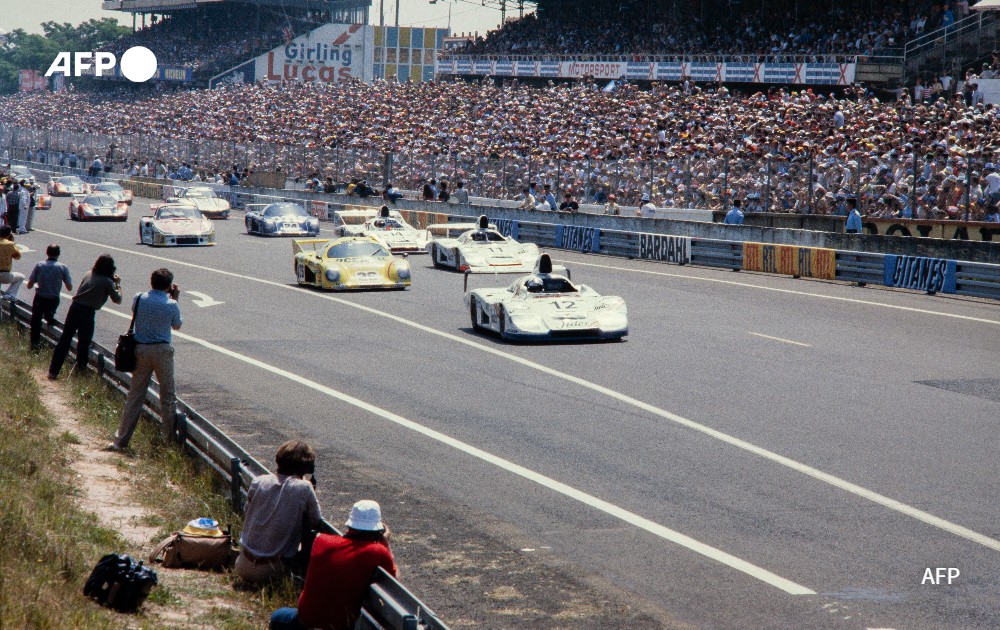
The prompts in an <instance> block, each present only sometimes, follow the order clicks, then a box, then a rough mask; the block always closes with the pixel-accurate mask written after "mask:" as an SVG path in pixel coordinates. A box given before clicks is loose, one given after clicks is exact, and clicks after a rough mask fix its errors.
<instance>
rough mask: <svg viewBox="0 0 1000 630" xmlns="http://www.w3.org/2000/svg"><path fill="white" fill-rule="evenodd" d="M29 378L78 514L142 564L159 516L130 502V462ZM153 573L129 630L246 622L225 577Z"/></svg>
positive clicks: (61, 397) (56, 388)
mask: <svg viewBox="0 0 1000 630" xmlns="http://www.w3.org/2000/svg"><path fill="white" fill-rule="evenodd" d="M33 375H34V377H35V381H36V382H37V383H38V387H39V389H40V398H41V400H42V403H43V404H44V405H45V406H46V408H47V409H48V410H49V411H50V412H51V413H52V416H53V417H54V418H55V422H56V433H57V435H60V436H61V437H62V441H63V443H64V444H66V446H67V452H66V458H67V460H68V462H69V466H70V468H72V470H73V473H74V476H75V478H76V487H77V489H78V493H79V494H78V501H77V503H78V505H79V507H80V509H82V510H85V511H88V512H91V513H93V514H94V515H96V516H97V519H98V520H99V521H100V523H101V525H102V526H103V527H105V528H107V529H110V530H112V531H116V532H118V534H119V535H120V536H121V537H122V538H123V539H124V540H125V541H126V542H127V543H128V548H127V549H125V550H116V551H125V552H127V553H129V554H131V555H132V556H133V557H135V558H137V559H140V558H141V559H145V558H146V557H147V556H148V555H149V554H150V553H151V552H152V551H153V548H154V547H155V546H156V543H157V542H158V535H159V533H160V528H159V527H158V526H153V525H149V524H148V523H150V522H157V521H158V520H159V519H158V516H159V515H158V514H156V513H155V512H154V511H153V510H151V509H149V508H147V507H145V506H143V505H142V504H141V502H140V501H137V500H135V499H134V498H133V490H134V488H133V483H132V482H131V481H130V477H132V475H131V474H130V473H131V472H132V471H131V469H132V468H134V466H135V464H134V462H133V460H132V459H131V458H130V457H129V456H127V455H123V454H120V453H113V452H109V451H106V450H104V449H105V447H107V446H108V444H109V443H110V441H111V436H108V435H101V434H100V433H99V432H98V431H96V430H95V429H93V428H91V427H89V426H87V425H85V424H83V423H82V422H81V421H80V413H79V411H78V410H77V409H76V408H75V407H73V405H72V404H71V401H70V398H69V395H68V394H67V393H66V392H65V391H64V389H63V386H62V385H61V384H60V383H59V382H58V381H55V382H54V381H50V380H48V379H47V378H46V376H45V372H43V371H36V372H34V373H33ZM109 551H111V550H109ZM95 562H96V559H95ZM155 568H156V573H157V576H158V578H159V586H158V587H157V589H156V590H154V592H153V594H152V595H151V598H150V600H148V601H147V602H146V604H144V605H143V615H142V617H141V618H135V617H129V618H128V623H129V627H136V628H138V627H144V626H146V625H148V623H149V622H150V621H153V622H154V623H156V624H157V625H160V626H161V627H167V628H206V629H207V628H216V627H218V626H219V625H222V624H223V623H224V622H227V621H231V620H234V619H240V618H246V619H249V618H250V616H251V615H250V613H249V612H248V611H246V610H243V609H241V608H240V606H239V605H238V603H237V602H236V601H234V599H235V595H234V593H233V589H232V586H231V582H230V579H229V577H228V575H226V574H219V573H206V572H203V571H191V570H185V569H166V568H164V567H163V566H161V565H156V567H155ZM157 591H158V592H157Z"/></svg>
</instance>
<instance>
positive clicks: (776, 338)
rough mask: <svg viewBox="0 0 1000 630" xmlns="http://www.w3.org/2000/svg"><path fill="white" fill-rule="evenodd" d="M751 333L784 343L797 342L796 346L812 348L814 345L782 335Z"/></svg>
mask: <svg viewBox="0 0 1000 630" xmlns="http://www.w3.org/2000/svg"><path fill="white" fill-rule="evenodd" d="M750 334H751V335H753V336H754V337H763V338H764V339H772V340H774V341H780V342H782V343H791V344H795V345H796V346H803V347H805V348H812V346H810V345H809V344H807V343H802V342H801V341H792V340H791V339H782V338H781V337H772V336H771V335H765V334H763V333H756V332H751V333H750Z"/></svg>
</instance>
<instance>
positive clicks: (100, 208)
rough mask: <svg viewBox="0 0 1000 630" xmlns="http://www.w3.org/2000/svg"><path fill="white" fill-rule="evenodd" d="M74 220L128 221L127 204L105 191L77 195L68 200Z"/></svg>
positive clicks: (70, 216) (70, 213)
mask: <svg viewBox="0 0 1000 630" xmlns="http://www.w3.org/2000/svg"><path fill="white" fill-rule="evenodd" d="M69 218H70V219H73V220H74V221H128V204H127V203H125V202H124V201H118V200H116V199H115V198H114V197H112V196H111V195H109V194H107V193H95V194H92V195H77V196H74V197H73V201H70V202H69Z"/></svg>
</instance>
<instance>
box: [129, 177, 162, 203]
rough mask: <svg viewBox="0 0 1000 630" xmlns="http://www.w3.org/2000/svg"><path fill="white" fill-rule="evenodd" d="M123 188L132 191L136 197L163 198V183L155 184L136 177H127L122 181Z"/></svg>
mask: <svg viewBox="0 0 1000 630" xmlns="http://www.w3.org/2000/svg"><path fill="white" fill-rule="evenodd" d="M121 185H122V188H127V189H129V190H131V191H132V194H133V195H135V196H136V197H147V198H149V199H162V198H163V184H154V183H151V182H144V181H139V180H135V179H127V180H124V181H122V182H121Z"/></svg>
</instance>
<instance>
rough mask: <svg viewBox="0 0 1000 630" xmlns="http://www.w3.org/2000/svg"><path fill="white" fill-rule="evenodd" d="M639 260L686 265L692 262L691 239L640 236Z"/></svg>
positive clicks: (650, 235) (687, 237)
mask: <svg viewBox="0 0 1000 630" xmlns="http://www.w3.org/2000/svg"><path fill="white" fill-rule="evenodd" d="M639 258H641V259H643V260H658V261H661V262H672V263H677V264H679V265H686V264H687V263H689V262H691V237H690V236H667V235H666V234H639Z"/></svg>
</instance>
